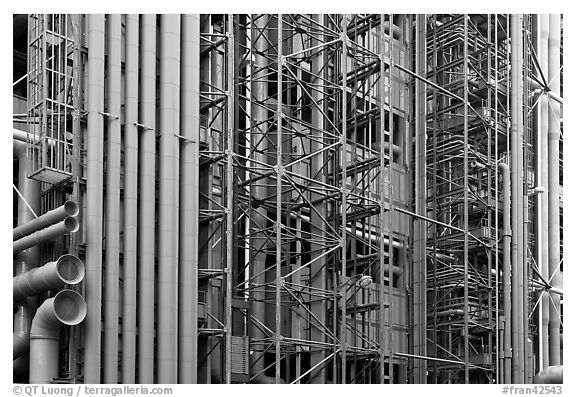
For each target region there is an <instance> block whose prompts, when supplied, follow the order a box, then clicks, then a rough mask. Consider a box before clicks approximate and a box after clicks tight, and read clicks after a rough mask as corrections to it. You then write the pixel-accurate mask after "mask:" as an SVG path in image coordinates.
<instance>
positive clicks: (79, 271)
mask: <svg viewBox="0 0 576 397" xmlns="http://www.w3.org/2000/svg"><path fill="white" fill-rule="evenodd" d="M56 269H57V273H58V277H59V278H60V280H62V282H64V283H66V284H69V285H76V284H78V283H79V282H81V281H82V280H83V279H84V274H85V273H86V269H85V268H84V264H83V263H82V261H81V260H80V259H78V258H77V257H76V256H74V255H69V254H67V255H62V256H61V257H60V258H58V261H57V262H56Z"/></svg>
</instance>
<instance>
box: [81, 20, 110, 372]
mask: <svg viewBox="0 0 576 397" xmlns="http://www.w3.org/2000/svg"><path fill="white" fill-rule="evenodd" d="M87 19H88V29H87V35H88V83H87V91H88V101H87V110H88V130H87V151H88V153H87V160H86V166H87V178H86V214H85V222H86V283H85V286H86V289H85V296H86V304H87V306H88V315H87V318H86V324H85V327H84V330H85V333H84V340H85V343H84V381H85V382H86V383H100V360H101V358H100V347H101V339H100V338H101V328H102V326H101V313H102V204H103V180H104V175H103V172H104V160H103V158H104V120H103V116H102V111H103V110H104V31H105V27H104V15H101V14H89V15H88V17H87Z"/></svg>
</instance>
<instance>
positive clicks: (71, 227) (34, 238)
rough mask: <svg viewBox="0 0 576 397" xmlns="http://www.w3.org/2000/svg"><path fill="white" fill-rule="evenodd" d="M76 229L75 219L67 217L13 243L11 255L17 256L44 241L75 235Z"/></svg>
mask: <svg viewBox="0 0 576 397" xmlns="http://www.w3.org/2000/svg"><path fill="white" fill-rule="evenodd" d="M78 227H79V226H78V220H77V219H76V218H72V217H68V218H66V219H64V220H63V221H62V222H59V223H57V224H55V225H52V226H49V227H47V228H46V229H42V230H38V231H37V232H35V233H33V234H31V235H29V236H26V237H22V238H21V239H19V240H16V241H14V245H13V246H12V250H13V254H17V253H18V252H20V251H23V250H25V249H26V248H30V247H33V246H35V245H38V244H42V243H43V242H45V241H49V240H52V239H54V238H56V237H59V236H62V235H64V234H68V233H75V232H77V231H78Z"/></svg>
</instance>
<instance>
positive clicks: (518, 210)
mask: <svg viewBox="0 0 576 397" xmlns="http://www.w3.org/2000/svg"><path fill="white" fill-rule="evenodd" d="M511 46H512V65H511V71H512V78H511V80H512V84H511V85H512V89H511V92H510V97H511V113H512V114H511V118H512V122H511V126H510V135H511V145H510V146H511V165H512V167H511V176H512V308H513V321H512V369H513V373H512V382H514V383H523V382H524V332H523V324H524V322H523V308H522V301H523V300H522V289H523V288H522V284H523V283H522V268H523V264H522V251H521V250H520V249H521V248H520V247H522V244H523V225H522V223H523V222H522V218H523V211H522V197H523V189H522V166H523V155H522V153H523V150H522V135H523V132H522V129H523V125H522V124H523V121H522V120H523V117H522V98H521V95H522V48H523V47H522V16H521V15H519V14H513V15H512V17H511Z"/></svg>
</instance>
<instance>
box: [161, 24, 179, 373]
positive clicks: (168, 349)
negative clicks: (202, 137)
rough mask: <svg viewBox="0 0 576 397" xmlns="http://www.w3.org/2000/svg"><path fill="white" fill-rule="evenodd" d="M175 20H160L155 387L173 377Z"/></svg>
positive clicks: (176, 128) (176, 131) (175, 345)
mask: <svg viewBox="0 0 576 397" xmlns="http://www.w3.org/2000/svg"><path fill="white" fill-rule="evenodd" d="M179 122H180V16H179V15H162V16H161V17H160V131H159V132H158V136H159V144H160V156H159V160H160V167H159V169H160V171H159V178H160V180H159V183H160V185H159V201H158V208H159V219H158V234H159V236H158V327H157V335H158V359H157V366H158V383H176V382H177V378H178V284H177V283H178V220H179V219H178V203H179V183H178V179H179V176H178V172H179V157H180V154H179V142H178V137H177V135H180V131H179V127H180V124H179Z"/></svg>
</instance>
